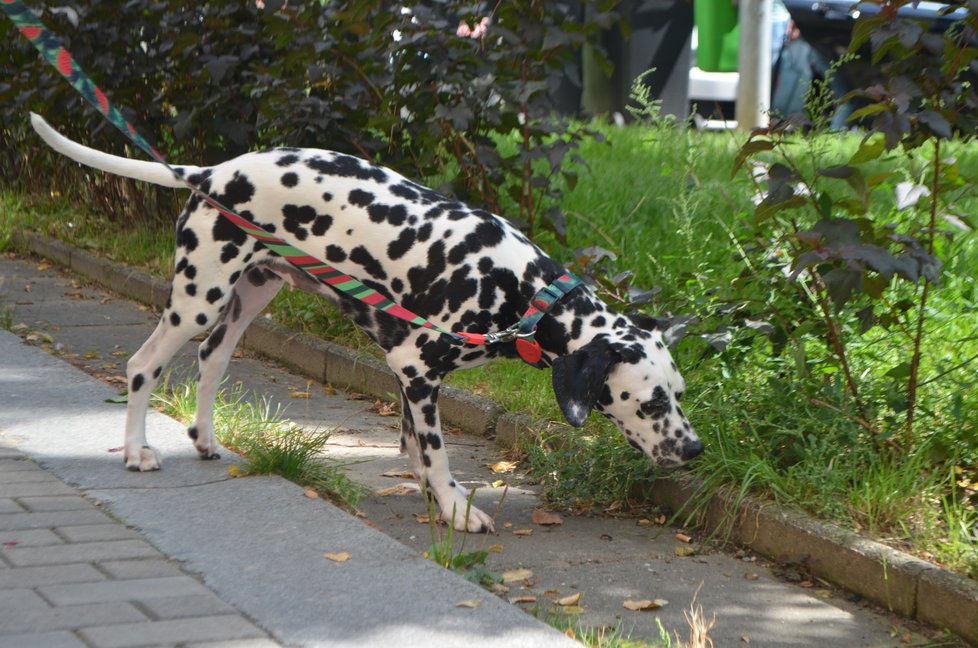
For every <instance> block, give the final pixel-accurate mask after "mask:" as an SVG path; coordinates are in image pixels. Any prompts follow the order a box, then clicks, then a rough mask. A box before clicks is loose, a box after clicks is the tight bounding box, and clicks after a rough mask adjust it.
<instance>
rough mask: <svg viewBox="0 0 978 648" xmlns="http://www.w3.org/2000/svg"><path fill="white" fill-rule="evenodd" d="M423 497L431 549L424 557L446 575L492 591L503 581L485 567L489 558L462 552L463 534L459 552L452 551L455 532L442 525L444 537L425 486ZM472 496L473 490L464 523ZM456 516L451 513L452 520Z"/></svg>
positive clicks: (476, 553) (456, 550) (433, 504)
mask: <svg viewBox="0 0 978 648" xmlns="http://www.w3.org/2000/svg"><path fill="white" fill-rule="evenodd" d="M422 493H423V494H424V496H425V500H426V501H427V502H428V530H429V531H430V533H431V547H429V548H428V550H427V551H426V552H424V557H425V558H428V559H429V560H431V561H432V562H434V563H437V564H439V565H441V566H442V567H444V568H445V569H448V570H449V571H453V572H455V573H457V574H459V575H460V576H462V577H463V578H465V579H466V580H468V581H470V582H472V583H475V584H476V585H481V586H482V587H485V588H492V586H493V585H495V584H496V583H498V582H500V581H501V580H502V579H501V578H500V577H499V576H498V575H496V574H494V573H493V572H492V571H490V570H489V568H488V567H487V566H486V559H488V558H489V552H488V551H485V550H481V549H480V550H477V551H465V541H466V539H467V538H468V534H467V533H463V534H462V541H461V543H460V545H459V547H458V549H456V548H455V528H454V526H453V525H452V524H447V525H445V529H446V531H445V533H444V535H443V534H442V532H441V528H440V525H439V522H438V519H439V518H438V507H437V505H436V504H435V498H434V497H433V496H431V495H430V493H429V492H428V489H427V486H426V485H425V484H422ZM474 496H475V489H473V490H472V491H471V492H470V493H469V497H468V499H467V500H466V503H465V507H466V508H465V520H466V522H467V521H468V519H469V512H470V511H471V509H472V498H473V497H474ZM455 513H456V512H455V511H454V510H452V518H453V519H454V517H455Z"/></svg>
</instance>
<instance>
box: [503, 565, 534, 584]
mask: <svg viewBox="0 0 978 648" xmlns="http://www.w3.org/2000/svg"><path fill="white" fill-rule="evenodd" d="M528 578H533V571H532V570H530V569H526V568H525V567H524V568H521V569H510V570H509V571H504V572H503V582H504V583H512V582H514V581H521V580H526V579H528Z"/></svg>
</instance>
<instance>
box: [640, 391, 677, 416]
mask: <svg viewBox="0 0 978 648" xmlns="http://www.w3.org/2000/svg"><path fill="white" fill-rule="evenodd" d="M671 409H672V405H670V404H669V395H668V394H667V393H666V390H664V389H663V388H662V386H661V385H656V387H655V389H653V390H652V398H651V399H650V400H647V401H645V402H644V403H642V405H641V413H642V414H645V415H647V416H651V417H652V418H654V419H661V418H662V417H663V416H665V415H666V414H668V413H669V411H670V410H671Z"/></svg>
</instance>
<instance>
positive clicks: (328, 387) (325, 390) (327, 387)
mask: <svg viewBox="0 0 978 648" xmlns="http://www.w3.org/2000/svg"><path fill="white" fill-rule="evenodd" d="M323 393H324V394H326V395H327V396H333V395H334V394H336V387H333V386H332V385H323Z"/></svg>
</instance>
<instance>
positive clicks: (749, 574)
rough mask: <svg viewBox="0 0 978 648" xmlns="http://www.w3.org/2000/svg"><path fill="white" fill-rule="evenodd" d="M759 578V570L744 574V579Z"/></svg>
mask: <svg viewBox="0 0 978 648" xmlns="http://www.w3.org/2000/svg"><path fill="white" fill-rule="evenodd" d="M758 578H760V575H759V574H758V573H757V572H747V573H746V574H744V580H749V581H755V580H757V579H758Z"/></svg>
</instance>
